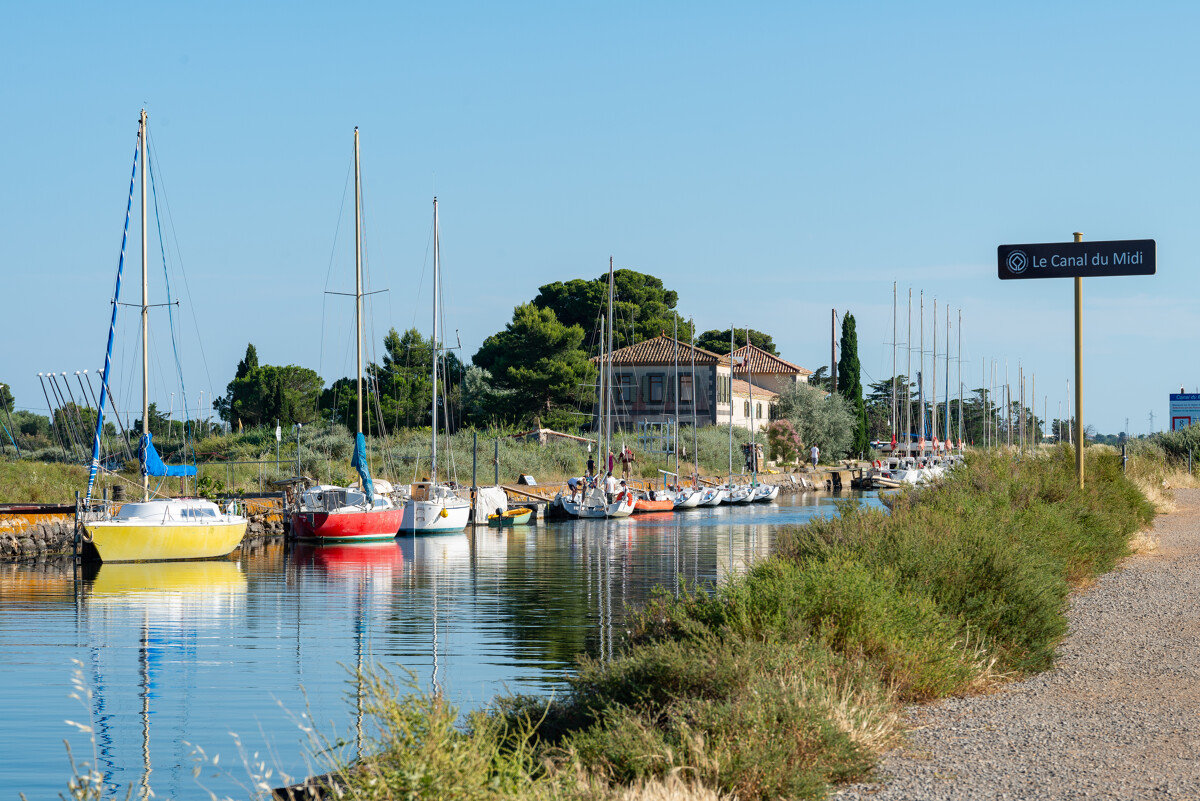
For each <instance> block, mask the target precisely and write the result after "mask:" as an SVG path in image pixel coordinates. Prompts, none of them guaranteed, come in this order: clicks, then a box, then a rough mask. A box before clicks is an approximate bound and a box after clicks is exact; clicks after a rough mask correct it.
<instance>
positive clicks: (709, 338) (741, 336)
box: [696, 328, 779, 356]
mask: <svg viewBox="0 0 1200 801" xmlns="http://www.w3.org/2000/svg"><path fill="white" fill-rule="evenodd" d="M733 339H734V342H735V343H736V344H737V347H739V348H741V347H744V346H745V345H746V329H745V328H738V329H734V332H733ZM750 342H751V344H753V345H754V346H755V347H756V348H761V349H762V350H765V351H766V352H767V353H770V354H773V355H775V356H778V355H779V351H778V350H776V349H775V341H774V340H773V339H771V335H770V334H764V333H763V332H762V331H755V330H754V329H753V328H751V329H750ZM696 347H698V348H704V349H705V350H707V351H709V352H711V353H729V329H728V328H726V329H725V330H724V331H717V330H715V329H714V330H712V331H705V332H704V333H703V334H700V335H699V336H697V337H696Z"/></svg>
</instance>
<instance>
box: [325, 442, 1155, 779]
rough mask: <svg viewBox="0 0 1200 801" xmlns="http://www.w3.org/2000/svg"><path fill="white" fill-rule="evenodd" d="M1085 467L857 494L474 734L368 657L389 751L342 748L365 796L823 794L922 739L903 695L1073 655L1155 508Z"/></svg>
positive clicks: (953, 687) (660, 605) (1057, 457)
mask: <svg viewBox="0 0 1200 801" xmlns="http://www.w3.org/2000/svg"><path fill="white" fill-rule="evenodd" d="M1087 475H1088V477H1089V479H1088V480H1089V484H1088V486H1087V488H1086V489H1085V490H1082V491H1081V490H1080V489H1078V488H1077V486H1076V483H1075V477H1074V471H1073V460H1072V458H1071V452H1070V451H1069V450H1067V449H1065V448H1061V449H1056V450H1055V451H1054V452H1052V453H1051V454H1049V455H1048V456H1047V458H1044V459H1025V460H1022V461H1020V462H1016V463H1014V462H1013V461H1012V460H1010V459H1007V458H1003V457H999V456H992V455H981V456H979V457H978V458H976V459H975V460H973V462H972V463H971V464H970V465H968V466H966V467H964V468H961V469H959V470H956V471H954V472H953V473H952V474H951V475H950V476H949V477H948V478H947V479H946V480H945V481H943V482H942V483H940V484H939V485H937V486H935V487H932V488H930V489H927V490H921V491H917V492H910V493H902V494H901V495H899V496H897V497H896V498H895V499H894V500H893V501H892V502H891V503H890V507H891V508H890V514H885V513H883V512H882V511H880V510H871V509H864V508H862V507H854V506H852V505H843V506H842V507H841V509H840V511H841V515H840V517H838V518H830V519H819V520H814V521H812V522H811V523H810V524H809V525H808V526H804V527H800V528H794V529H784V530H782V531H780V532H779V533H778V534H777V536H776V542H775V547H774V552H775V555H774V556H772V557H771V558H769V559H767V560H765V561H761V562H758V563H756V564H755V565H754V566H752V567H751V568H750V569H749V571H748V572H746V573H744V574H731V575H730V576H729V577H728V579H727V580H726V581H723V582H722V583H721V585H720V586H719V587H718V588H717V589H716V590H715V592H711V593H708V592H692V591H689V590H687V589H681V590H680V591H677V592H675V593H664V594H659V595H657V596H654V597H653V598H652V599H651V600H650V601H649V603H648V604H646V605H645V606H643V607H642V608H641V609H640V610H638V611H635V612H634V613H633V614H632V615H631V617H630V618H629V621H628V624H627V629H626V631H625V636H623V637H621V638H619V639H618V640H617V641H616V642H614V643H611V644H610V650H609V655H608V656H607V657H604V656H603V655H602V656H601V658H599V659H589V660H584V661H583V662H582V663H581V665H580V667H579V669H578V670H577V671H574V672H572V673H571V674H570V675H569V676H568V677H567V688H566V691H565V692H561V693H558V694H556V695H555V696H554V697H548V696H547V697H541V698H537V697H530V696H528V695H520V696H514V695H508V696H505V697H502V698H499V699H497V700H496V701H495V702H494V703H493V705H492V707H491V711H490V712H489V713H488V715H486V716H484V717H482V718H481V717H475V718H473V719H472V721H471V725H470V727H469V728H468V729H467V730H465V731H464V730H463V729H461V728H456V727H455V725H454V724H455V716H456V713H455V712H454V710H452V709H451V710H447V708H446V707H445V706H444V705H443V704H442V703H441V702H440V701H439V698H438V695H437V693H436V687H435V688H434V690H433V691H431V692H429V693H424V694H421V693H418V694H416V696H414V695H413V694H412V693H410V692H407V691H404V692H400V693H399V694H398V693H397V690H398V688H397V687H396V685H394V684H392V683H390V682H388V681H386V680H381V681H376V680H374V679H373V678H372V676H371V675H368V676H366V677H364V679H363V683H364V685H365V687H366V690H365V692H366V698H365V699H364V701H363V702H362V704H364V705H365V707H366V708H368V709H372V710H374V711H375V714H374V716H373V718H372V719H371V720H369V721H368V722H367V724H366V725H367V726H368V728H371V727H373V726H375V725H379V726H380V730H381V733H380V735H379V739H378V741H376V742H374V743H373V748H374V750H375V754H374V755H372V756H369V757H367V758H365V759H358V760H353V759H351V760H338V759H334V760H333V761H332V764H326V765H325V766H324V767H326V768H328V769H330V770H329V772H330V773H331V774H332V776H333V780H334V781H335V782H336V783H337V784H338V785H339V786H340V787H341V788H342V790H344V792H345V797H351V798H354V797H366V796H367V795H371V794H376V795H377V794H378V793H379V792H381V789H380V788H381V786H382V787H383V788H384V789H383V790H382V792H383V793H384V794H390V795H394V796H406V795H409V794H415V795H420V794H421V790H420V788H421V787H422V786H431V787H443V786H454V787H456V788H458V789H459V790H461V791H462V794H463V795H467V794H478V795H479V797H497V798H499V797H519V796H522V795H533V794H538V795H541V796H544V797H558V798H575V797H581V796H583V795H587V794H588V793H589V792H591V793H592V794H593V796H595V797H607V796H608V795H609V794H611V795H612V797H616V796H617V795H619V793H620V792H621V791H622V788H628V787H631V786H637V787H641V786H644V785H645V783H647V782H649V783H651V784H654V783H657V782H663V781H666V780H668V779H669V777H672V776H678V775H684V776H688V777H689V778H690V779H691V780H693V781H696V782H697V783H699V784H701V785H703V786H704V788H705V789H706V790H707V791H718V792H721V793H728V794H733V795H736V796H737V797H739V798H742V799H768V798H779V797H789V798H819V797H823V796H824V795H825V794H826V793H827V792H829V790H830V789H831V788H832V787H835V786H837V785H841V784H846V783H850V782H853V781H856V780H861V779H863V778H865V777H867V776H869V775H870V774H871V772H872V770H873V769H874V766H875V764H876V760H877V759H878V756H879V754H880V753H882V752H883V751H885V750H886V749H887V748H889V747H890V746H892V745H894V744H895V743H896V742H898V741H899V740H901V739H902V737H903V726H902V725H901V723H900V721H901V713H902V709H903V708H904V706H905V705H908V704H911V703H913V702H919V701H929V700H933V699H937V698H944V697H950V696H958V695H971V694H975V693H979V692H982V691H985V690H989V689H992V688H994V687H996V686H997V685H999V684H1002V683H1004V682H1005V681H1009V680H1011V679H1012V678H1015V677H1020V676H1023V675H1029V674H1034V673H1038V672H1040V671H1043V670H1045V669H1047V668H1048V667H1050V666H1051V665H1052V664H1053V662H1054V658H1055V648H1056V646H1057V644H1058V643H1059V641H1060V640H1061V638H1062V637H1063V636H1064V635H1065V633H1066V630H1067V621H1066V618H1065V616H1064V614H1063V611H1064V609H1065V602H1066V598H1067V596H1068V594H1069V593H1070V592H1071V590H1072V588H1073V587H1079V586H1082V585H1084V584H1086V583H1088V582H1090V581H1092V580H1094V578H1095V577H1096V576H1099V575H1102V574H1104V573H1106V572H1107V571H1109V570H1111V569H1112V568H1113V567H1114V566H1115V565H1116V564H1117V561H1118V560H1119V559H1121V558H1122V557H1124V556H1125V555H1127V554H1128V553H1129V543H1130V540H1131V538H1132V537H1133V536H1134V535H1135V534H1136V533H1137V532H1139V531H1140V530H1142V529H1143V527H1145V526H1146V525H1148V524H1149V522H1150V521H1151V520H1152V518H1153V515H1154V510H1153V507H1152V506H1151V505H1150V504H1149V503H1148V502H1147V501H1146V499H1145V497H1144V496H1143V495H1142V494H1141V492H1140V491H1139V490H1138V489H1137V488H1136V487H1134V486H1133V485H1132V484H1131V483H1129V482H1128V481H1126V480H1125V478H1124V477H1123V476H1122V474H1121V471H1120V467H1119V463H1118V461H1117V458H1116V456H1115V454H1113V453H1111V452H1108V451H1101V450H1100V449H1096V450H1095V451H1093V452H1089V454H1088V468H1087ZM390 721H404V722H405V724H404V725H403V726H400V727H394V726H391V725H390V724H389V722H390ZM422 732H423V733H424V734H421V733H422ZM449 754H488V755H498V756H497V757H496V758H495V759H483V760H480V759H476V760H469V759H465V758H464V759H455V758H451V757H449V756H448V755H449ZM547 765H548V766H549V767H548V768H544V769H543V768H542V767H539V768H538V769H536V770H535V769H531V766H547ZM581 776H583V777H589V778H588V779H587V781H588V788H587V790H586V791H585V790H581V789H580V787H579V782H580V777H581ZM415 777H420V779H419V781H416V779H415ZM414 781H416V783H414ZM497 782H501V783H503V784H504V785H505V786H506V787H508V788H509V789H508V791H507V792H492V791H489V790H488V789H487V788H489V787H495V786H496V783H497ZM372 797H374V795H373V796H372Z"/></svg>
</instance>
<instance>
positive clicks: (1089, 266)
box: [996, 239, 1156, 280]
mask: <svg viewBox="0 0 1200 801" xmlns="http://www.w3.org/2000/svg"><path fill="white" fill-rule="evenodd" d="M996 256H997V261H998V264H997V265H996V266H997V270H998V274H999V276H1000V278H1001V279H1002V280H1011V279H1014V278H1074V277H1080V278H1091V277H1096V276H1106V275H1154V271H1155V268H1156V250H1155V242H1154V240H1153V239H1121V240H1113V241H1109V242H1046V243H1042V244H1036V245H1000V246H999V247H997V248H996Z"/></svg>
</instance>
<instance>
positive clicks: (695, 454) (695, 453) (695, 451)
mask: <svg viewBox="0 0 1200 801" xmlns="http://www.w3.org/2000/svg"><path fill="white" fill-rule="evenodd" d="M688 325H689V326H691V329H692V462H693V463H694V464H695V465H696V469H695V473H694V476H695V478H696V479H699V476H700V449H699V448H698V447H697V445H698V438H699V436H700V435H699V434H698V433H697V431H696V401H697V398H698V396H697V394H696V324H695V323H694V322H693V321H692V318H690V317H689V318H688ZM692 483H693V485H694V486H695V488H696V489H699V488H700V486H699V484H698V483H697V481H693V482H692Z"/></svg>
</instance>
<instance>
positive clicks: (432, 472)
mask: <svg viewBox="0 0 1200 801" xmlns="http://www.w3.org/2000/svg"><path fill="white" fill-rule="evenodd" d="M441 272H442V240H441V234H440V232H439V230H438V207H437V198H436V197H435V198H434V199H433V341H431V342H430V343H429V350H430V352H431V353H432V354H433V450H432V452H431V453H430V454H429V480H430V481H431V482H433V484H434V485H436V484H437V429H438V284H440V283H441V282H442V275H441Z"/></svg>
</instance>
